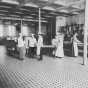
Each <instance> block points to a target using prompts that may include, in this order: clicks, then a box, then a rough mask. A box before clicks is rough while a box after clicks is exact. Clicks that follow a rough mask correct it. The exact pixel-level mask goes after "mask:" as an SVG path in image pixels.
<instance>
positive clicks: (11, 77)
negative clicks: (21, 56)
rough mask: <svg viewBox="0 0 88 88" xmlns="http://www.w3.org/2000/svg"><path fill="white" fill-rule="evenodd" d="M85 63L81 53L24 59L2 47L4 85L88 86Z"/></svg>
mask: <svg viewBox="0 0 88 88" xmlns="http://www.w3.org/2000/svg"><path fill="white" fill-rule="evenodd" d="M81 63H82V58H81V57H78V58H72V57H65V58H63V59H58V58H53V57H48V56H43V60H42V61H38V60H37V59H36V58H34V59H33V58H25V60H24V61H20V60H18V59H17V58H13V57H9V56H7V55H6V54H5V48H4V47H0V88H87V87H88V68H87V67H85V66H83V65H81Z"/></svg>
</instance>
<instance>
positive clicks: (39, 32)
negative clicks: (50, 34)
mask: <svg viewBox="0 0 88 88" xmlns="http://www.w3.org/2000/svg"><path fill="white" fill-rule="evenodd" d="M38 34H41V9H40V8H39V31H38Z"/></svg>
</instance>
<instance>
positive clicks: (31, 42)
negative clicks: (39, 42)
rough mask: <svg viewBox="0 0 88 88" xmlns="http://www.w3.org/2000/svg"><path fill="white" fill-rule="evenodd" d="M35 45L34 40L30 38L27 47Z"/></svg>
mask: <svg viewBox="0 0 88 88" xmlns="http://www.w3.org/2000/svg"><path fill="white" fill-rule="evenodd" d="M35 44H36V39H35V38H30V40H29V46H30V47H35Z"/></svg>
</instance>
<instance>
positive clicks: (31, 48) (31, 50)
mask: <svg viewBox="0 0 88 88" xmlns="http://www.w3.org/2000/svg"><path fill="white" fill-rule="evenodd" d="M36 43H37V41H36V38H35V37H34V34H32V36H31V37H30V39H29V54H30V56H31V57H33V56H34V54H35V47H36Z"/></svg>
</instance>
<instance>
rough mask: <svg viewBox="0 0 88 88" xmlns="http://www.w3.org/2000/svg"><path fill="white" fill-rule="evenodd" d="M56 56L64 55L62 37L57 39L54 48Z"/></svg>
mask: <svg viewBox="0 0 88 88" xmlns="http://www.w3.org/2000/svg"><path fill="white" fill-rule="evenodd" d="M55 56H56V57H64V50H63V38H60V39H59V42H58V44H57V49H56V54H55Z"/></svg>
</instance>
